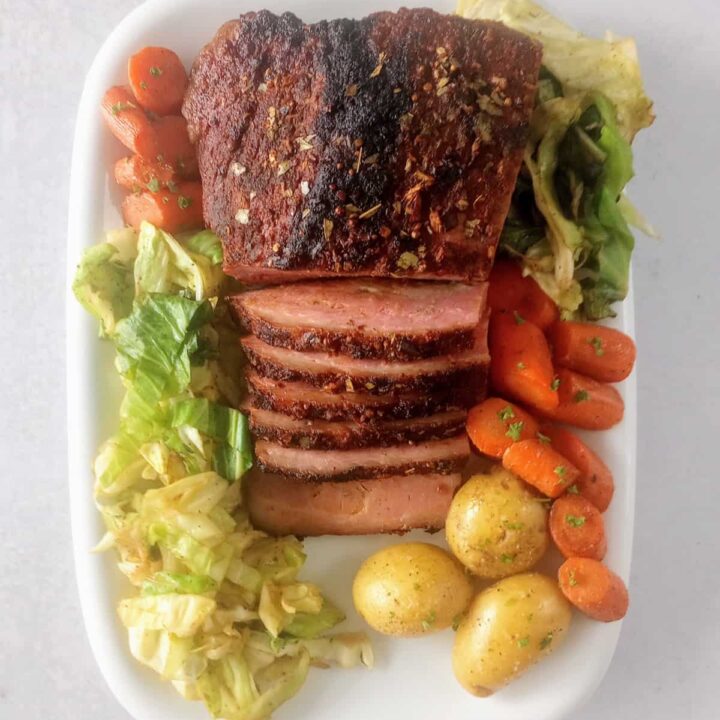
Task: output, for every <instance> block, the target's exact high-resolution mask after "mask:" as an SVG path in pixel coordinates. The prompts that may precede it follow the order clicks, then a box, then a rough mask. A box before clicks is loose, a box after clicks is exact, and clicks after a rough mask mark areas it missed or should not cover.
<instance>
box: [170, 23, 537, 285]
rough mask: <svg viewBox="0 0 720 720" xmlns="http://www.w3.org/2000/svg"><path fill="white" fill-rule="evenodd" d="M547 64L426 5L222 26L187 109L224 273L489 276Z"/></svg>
mask: <svg viewBox="0 0 720 720" xmlns="http://www.w3.org/2000/svg"><path fill="white" fill-rule="evenodd" d="M540 59H541V48H540V45H539V44H537V43H535V42H534V41H533V40H531V39H529V38H528V37H527V36H524V35H522V34H520V33H517V32H515V31H513V30H511V29H509V28H507V27H505V26H504V25H501V24H499V23H493V22H484V21H479V20H467V19H464V18H460V17H458V16H454V15H441V14H438V13H436V12H433V11H432V10H407V9H403V10H400V11H398V12H397V13H389V12H384V13H376V14H373V15H370V16H368V17H366V18H364V19H362V20H333V21H330V22H320V23H317V24H314V25H305V24H304V23H302V21H301V20H299V19H298V18H297V17H295V16H294V15H292V14H290V13H285V14H283V15H281V16H277V15H274V14H272V13H270V12H267V11H261V12H258V13H247V14H245V15H242V16H241V17H240V18H239V19H237V20H234V21H232V22H229V23H226V24H225V25H224V26H223V27H222V28H221V29H220V30H219V32H218V33H217V35H216V36H215V38H214V39H213V40H212V41H211V42H210V43H209V44H208V45H207V46H206V47H205V48H204V50H203V51H202V52H201V53H200V55H199V56H198V58H197V59H196V60H195V63H194V64H193V67H192V72H191V75H190V85H189V88H188V92H187V94H186V97H185V102H184V105H183V114H184V115H185V117H186V118H187V120H188V127H189V132H190V136H191V139H192V140H193V141H194V142H195V143H196V144H197V152H198V159H199V164H200V172H201V175H202V181H203V190H204V200H203V205H204V215H205V220H206V222H207V224H208V226H209V227H210V228H212V229H213V230H214V231H215V232H216V233H217V234H218V235H219V236H220V237H221V238H222V241H223V245H224V256H225V271H226V272H227V273H228V274H230V275H234V276H235V277H238V278H240V279H243V280H245V281H248V282H255V283H270V282H277V283H282V282H289V281H297V280H301V279H308V278H312V277H328V276H333V277H334V276H337V275H344V276H352V275H361V276H402V277H407V278H432V279H453V280H461V281H466V282H477V281H484V280H486V279H487V276H488V273H489V271H490V268H491V265H492V261H493V258H494V254H495V248H496V244H497V241H498V237H499V234H500V230H501V228H502V225H503V222H504V219H505V215H506V213H507V209H508V205H509V202H510V196H511V194H512V190H513V187H514V185H515V180H516V177H517V173H518V170H519V167H520V162H521V158H522V152H523V148H524V145H525V140H526V137H527V132H528V122H529V118H530V114H531V112H532V108H533V102H534V96H535V91H536V85H537V76H538V72H539V68H540Z"/></svg>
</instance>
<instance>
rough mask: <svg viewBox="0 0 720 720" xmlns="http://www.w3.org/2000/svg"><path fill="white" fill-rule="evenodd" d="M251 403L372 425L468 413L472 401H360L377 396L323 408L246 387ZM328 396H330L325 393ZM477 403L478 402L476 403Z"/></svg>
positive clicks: (303, 417)
mask: <svg viewBox="0 0 720 720" xmlns="http://www.w3.org/2000/svg"><path fill="white" fill-rule="evenodd" d="M248 389H249V394H250V402H251V404H252V405H253V407H257V408H260V409H262V410H272V411H273V412H280V413H284V414H285V415H289V416H290V417H293V418H297V419H299V420H329V421H332V420H348V419H350V420H355V421H357V422H364V423H372V422H375V421H378V420H407V419H409V418H415V417H423V416H426V415H432V414H434V413H436V412H444V411H446V410H455V409H458V408H462V409H468V408H470V407H471V406H472V405H473V404H474V401H473V400H472V398H469V397H468V398H467V399H466V400H464V401H463V400H460V399H459V398H454V397H453V396H452V395H451V394H448V393H443V394H438V395H426V394H417V395H414V396H405V397H403V396H401V395H400V396H386V402H384V403H382V404H378V403H377V402H367V403H364V402H363V401H362V399H361V398H362V397H366V398H369V399H370V400H371V401H374V400H375V399H376V396H368V395H364V396H357V399H354V400H352V401H350V400H347V401H345V402H341V403H331V404H330V403H329V404H323V403H321V402H317V401H315V402H308V401H303V400H300V399H298V398H292V397H287V396H283V395H282V393H281V392H277V393H273V392H269V391H267V390H265V389H262V388H258V387H254V386H253V385H252V384H251V383H249V387H248ZM328 395H330V393H328ZM478 402H479V400H478Z"/></svg>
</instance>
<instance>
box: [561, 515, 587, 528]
mask: <svg viewBox="0 0 720 720" xmlns="http://www.w3.org/2000/svg"><path fill="white" fill-rule="evenodd" d="M565 522H566V523H567V524H568V525H572V527H576V528H579V527H582V526H583V525H584V524H585V516H584V515H566V516H565Z"/></svg>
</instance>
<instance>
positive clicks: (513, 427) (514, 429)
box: [505, 420, 525, 442]
mask: <svg viewBox="0 0 720 720" xmlns="http://www.w3.org/2000/svg"><path fill="white" fill-rule="evenodd" d="M524 425H525V423H524V422H523V421H522V420H520V421H519V422H514V423H510V426H509V427H508V429H507V432H506V433H505V435H506V436H507V437H509V438H510V439H511V440H512V441H513V442H517V441H518V440H520V437H521V436H522V431H523V426H524Z"/></svg>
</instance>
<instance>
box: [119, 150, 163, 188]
mask: <svg viewBox="0 0 720 720" xmlns="http://www.w3.org/2000/svg"><path fill="white" fill-rule="evenodd" d="M115 182H116V183H117V184H118V185H120V186H121V187H124V188H127V189H128V190H132V191H133V192H139V191H141V190H150V192H157V191H158V190H160V188H164V187H168V185H169V184H171V183H173V182H177V177H176V176H175V173H174V172H173V169H172V167H170V165H167V164H166V163H161V162H158V161H157V160H146V159H144V158H142V157H140V155H131V156H130V157H124V158H120V159H119V160H118V161H117V162H116V163H115Z"/></svg>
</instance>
